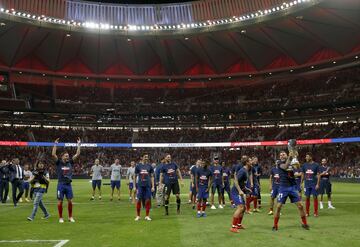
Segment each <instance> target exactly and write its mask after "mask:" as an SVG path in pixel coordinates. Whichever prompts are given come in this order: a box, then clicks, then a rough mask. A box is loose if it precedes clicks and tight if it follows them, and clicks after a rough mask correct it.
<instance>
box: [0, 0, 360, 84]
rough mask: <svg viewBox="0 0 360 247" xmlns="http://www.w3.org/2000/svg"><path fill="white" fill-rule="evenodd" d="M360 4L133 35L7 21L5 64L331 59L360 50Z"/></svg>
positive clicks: (1, 40) (120, 66)
mask: <svg viewBox="0 0 360 247" xmlns="http://www.w3.org/2000/svg"><path fill="white" fill-rule="evenodd" d="M359 13H360V2H359V1H356V0H342V1H338V0H328V1H322V2H320V3H319V4H317V5H314V6H312V7H309V8H305V9H300V10H299V11H296V12H290V13H288V14H286V15H281V16H275V17H274V18H270V19H268V20H266V21H263V22H259V23H257V22H256V21H255V22H252V23H249V24H246V25H240V26H235V27H229V28H227V29H226V30H215V31H211V32H181V33H176V34H172V33H170V34H169V35H132V34H130V33H126V34H124V33H122V34H116V33H114V34H112V33H100V32H90V31H89V32H85V31H74V30H70V29H59V28H52V27H51V26H46V25H43V26H39V25H33V24H29V23H28V22H25V21H18V20H13V19H5V18H2V19H0V21H1V23H0V24H1V25H0V47H1V49H0V68H3V69H6V70H18V71H31V72H39V73H44V72H46V73H50V74H51V73H56V74H74V75H84V76H87V75H90V76H91V75H98V76H99V75H100V76H104V77H108V76H126V77H131V76H140V77H141V76H143V77H144V78H149V77H151V76H154V77H166V78H168V77H169V76H184V77H192V76H199V75H200V76H203V77H208V76H214V75H215V76H216V75H224V76H230V75H232V76H236V75H241V74H254V73H258V72H264V71H277V70H285V69H286V70H288V69H294V68H296V67H302V66H310V65H314V64H319V63H329V62H333V61H337V60H341V59H344V58H348V57H352V56H355V55H357V54H359V53H360V15H359Z"/></svg>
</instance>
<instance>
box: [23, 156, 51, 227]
mask: <svg viewBox="0 0 360 247" xmlns="http://www.w3.org/2000/svg"><path fill="white" fill-rule="evenodd" d="M29 183H30V184H31V185H32V186H33V188H34V207H33V210H32V213H31V215H30V216H29V217H28V218H27V219H28V220H29V221H33V220H34V218H35V215H36V212H37V210H38V208H39V207H40V208H41V210H42V211H43V213H44V217H43V218H42V219H48V218H49V217H50V214H49V212H48V211H47V210H46V208H45V205H44V203H43V200H42V199H43V195H44V193H46V192H47V188H48V186H49V183H50V178H49V173H48V171H47V170H46V169H45V167H44V163H42V162H39V163H38V164H37V165H36V164H35V170H34V172H33V174H32V177H31V178H30V180H29Z"/></svg>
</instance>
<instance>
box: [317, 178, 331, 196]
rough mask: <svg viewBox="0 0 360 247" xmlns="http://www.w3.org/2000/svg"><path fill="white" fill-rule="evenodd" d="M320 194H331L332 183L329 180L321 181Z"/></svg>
mask: <svg viewBox="0 0 360 247" xmlns="http://www.w3.org/2000/svg"><path fill="white" fill-rule="evenodd" d="M319 194H321V195H323V194H331V183H330V181H329V180H321V181H320V188H319Z"/></svg>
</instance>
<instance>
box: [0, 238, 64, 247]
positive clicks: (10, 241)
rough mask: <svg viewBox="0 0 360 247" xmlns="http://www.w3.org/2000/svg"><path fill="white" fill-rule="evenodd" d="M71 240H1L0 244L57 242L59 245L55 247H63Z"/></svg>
mask: <svg viewBox="0 0 360 247" xmlns="http://www.w3.org/2000/svg"><path fill="white" fill-rule="evenodd" d="M69 241H70V240H68V239H59V240H53V239H49V240H47V239H25V240H0V244H2V243H44V242H45V243H46V242H50V243H51V242H56V243H57V244H55V245H54V247H62V246H64V245H65V244H66V243H67V242H69Z"/></svg>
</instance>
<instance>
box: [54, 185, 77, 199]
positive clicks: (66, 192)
mask: <svg viewBox="0 0 360 247" xmlns="http://www.w3.org/2000/svg"><path fill="white" fill-rule="evenodd" d="M64 196H65V197H66V199H72V198H73V197H74V195H73V191H72V187H71V184H63V183H58V185H57V199H58V200H61V201H62V200H64Z"/></svg>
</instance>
